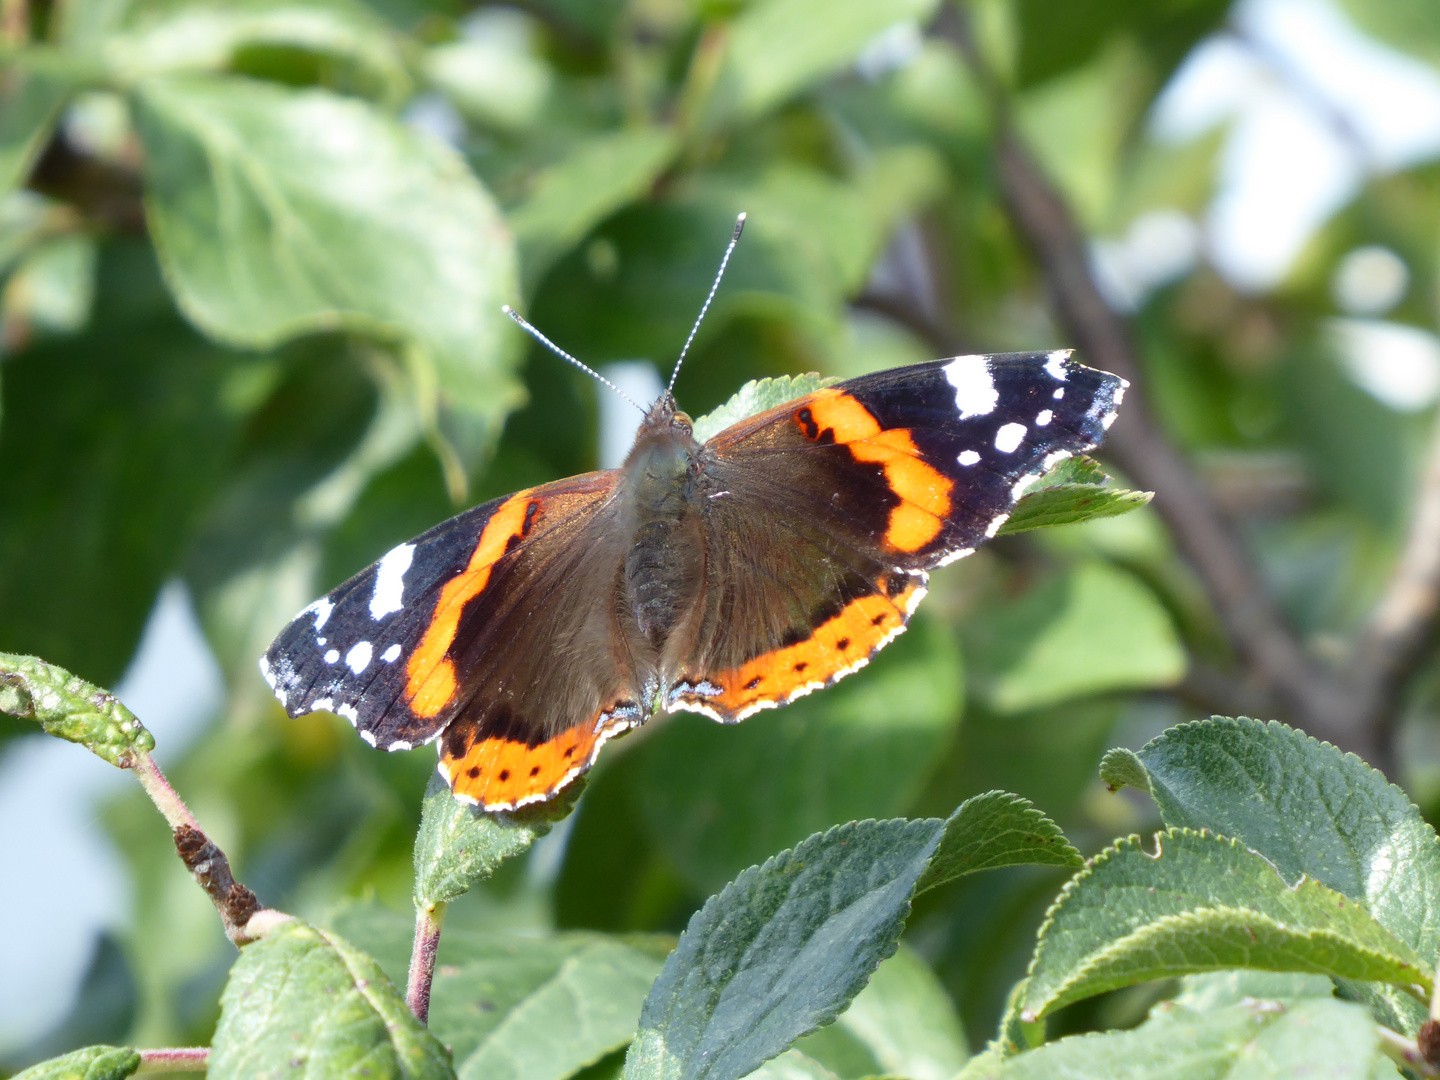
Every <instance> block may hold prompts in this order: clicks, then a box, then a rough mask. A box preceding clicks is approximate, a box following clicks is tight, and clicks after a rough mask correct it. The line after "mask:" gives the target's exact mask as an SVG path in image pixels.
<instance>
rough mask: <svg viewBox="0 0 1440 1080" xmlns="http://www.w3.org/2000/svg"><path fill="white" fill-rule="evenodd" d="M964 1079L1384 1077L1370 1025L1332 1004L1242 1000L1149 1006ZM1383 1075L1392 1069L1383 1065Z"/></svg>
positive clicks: (1352, 1009) (1351, 1009)
mask: <svg viewBox="0 0 1440 1080" xmlns="http://www.w3.org/2000/svg"><path fill="white" fill-rule="evenodd" d="M989 1066H990V1067H989V1068H984V1069H976V1070H975V1071H973V1072H972V1071H971V1070H970V1069H968V1068H967V1069H966V1071H965V1072H964V1073H963V1074H962V1076H964V1078H965V1080H981V1078H982V1077H984V1078H986V1080H1042V1078H1043V1080H1054V1078H1056V1077H1064V1078H1065V1080H1092V1078H1093V1080H1155V1078H1156V1077H1173V1078H1176V1080H1181V1078H1183V1080H1234V1078H1238V1077H1244V1078H1245V1080H1272V1078H1273V1080H1290V1078H1293V1077H1301V1076H1303V1077H1307V1078H1315V1080H1322V1078H1324V1080H1357V1078H1361V1077H1370V1076H1382V1075H1385V1071H1384V1070H1385V1068H1386V1066H1385V1062H1384V1059H1383V1058H1382V1057H1381V1055H1380V1052H1379V1049H1378V1040H1377V1036H1376V1032H1375V1024H1374V1021H1372V1020H1371V1019H1370V1017H1369V1016H1368V1015H1367V1014H1366V1012H1365V1010H1364V1009H1362V1008H1359V1007H1358V1006H1355V1005H1348V1004H1346V1003H1344V1002H1340V1001H1304V1002H1300V1003H1297V1004H1281V1003H1278V1002H1274V1001H1249V1002H1246V1003H1244V1004H1241V1005H1236V1006H1232V1007H1231V1008H1228V1009H1222V1010H1219V1011H1217V1012H1214V1013H1209V1014H1206V1015H1197V1014H1194V1013H1191V1012H1190V1011H1189V1010H1187V1009H1183V1008H1179V1007H1176V1006H1173V1005H1170V1004H1168V1003H1167V1004H1163V1005H1161V1006H1159V1007H1158V1008H1157V1009H1156V1010H1155V1012H1154V1013H1153V1014H1152V1015H1151V1018H1150V1019H1149V1020H1148V1021H1146V1023H1144V1024H1143V1025H1141V1026H1140V1027H1139V1028H1136V1029H1135V1030H1134V1031H1117V1032H1107V1033H1105V1034H1091V1035H1073V1036H1071V1037H1069V1038H1066V1039H1059V1040H1057V1041H1055V1042H1053V1043H1048V1044H1047V1045H1045V1046H1042V1047H1040V1048H1039V1049H1037V1050H1032V1051H1030V1052H1029V1053H1025V1054H1021V1055H1019V1056H1018V1057H1014V1058H1011V1059H1009V1060H1008V1061H1005V1062H1004V1063H1003V1064H1002V1063H1001V1062H999V1061H997V1060H993V1059H992V1061H991V1062H990V1063H989ZM1391 1071H1392V1072H1393V1067H1391Z"/></svg>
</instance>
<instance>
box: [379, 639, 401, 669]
mask: <svg viewBox="0 0 1440 1080" xmlns="http://www.w3.org/2000/svg"><path fill="white" fill-rule="evenodd" d="M380 659H381V660H384V661H385V663H387V664H393V663H394V662H395V661H396V660H398V659H400V643H399V642H398V641H397V642H396V643H395V644H394V645H391V646H390V647H389V648H388V649H386V650H385V651H384V652H382V653H381V654H380Z"/></svg>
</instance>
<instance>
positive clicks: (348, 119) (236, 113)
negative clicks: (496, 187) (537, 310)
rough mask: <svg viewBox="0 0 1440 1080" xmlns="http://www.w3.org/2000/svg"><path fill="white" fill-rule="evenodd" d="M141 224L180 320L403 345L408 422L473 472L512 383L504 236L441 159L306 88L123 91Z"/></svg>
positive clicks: (509, 278) (488, 209)
mask: <svg viewBox="0 0 1440 1080" xmlns="http://www.w3.org/2000/svg"><path fill="white" fill-rule="evenodd" d="M135 99H136V113H137V126H138V129H139V132H140V137H141V140H142V142H143V144H144V147H145V153H146V181H147V192H146V205H147V219H148V221H149V224H150V227H151V231H152V234H153V236H154V239H155V244H156V248H157V250H158V251H159V253H160V257H161V261H162V263H163V265H164V267H165V272H166V277H167V279H168V281H169V283H170V286H171V288H172V289H173V290H174V292H175V296H176V299H177V300H178V302H179V304H180V306H181V308H182V309H183V310H184V311H185V313H186V314H187V315H188V316H189V317H190V319H191V320H192V321H194V322H195V324H196V325H197V326H199V327H201V328H202V329H203V330H205V332H206V333H208V334H211V335H213V336H215V337H217V338H220V339H222V340H224V341H229V342H233V343H236V344H239V345H244V346H247V347H252V348H265V347H269V346H272V345H275V344H277V343H279V342H281V341H284V340H286V339H287V338H291V337H294V336H296V335H298V334H304V333H310V332H314V331H318V330H334V329H349V330H354V331H358V332H361V333H368V334H372V335H375V336H377V337H379V338H381V339H382V340H390V341H393V342H396V343H397V344H402V345H403V346H404V355H405V356H406V359H407V362H408V364H409V366H410V369H411V375H412V379H413V380H414V382H415V384H416V387H417V392H418V393H419V395H420V398H421V401H420V407H421V409H422V412H424V411H427V410H428V409H430V408H433V407H434V406H435V405H437V404H438V405H439V406H440V407H441V409H442V410H443V413H442V416H441V421H442V423H441V430H442V431H443V432H444V433H445V434H446V435H447V436H448V437H449V438H450V439H451V441H452V442H454V443H455V444H457V447H458V450H459V452H460V454H461V459H462V461H463V462H465V463H467V464H474V463H475V462H476V461H478V460H479V458H480V457H481V456H482V455H483V453H484V452H486V451H487V450H488V447H489V445H490V442H491V441H492V440H493V439H494V438H495V437H496V436H497V435H498V432H499V426H500V423H501V422H502V421H503V419H504V417H505V416H506V414H507V413H508V412H509V410H510V409H511V408H512V407H513V406H514V405H515V404H517V402H518V401H519V399H520V396H521V393H522V392H521V389H520V387H519V385H518V384H517V383H516V381H515V379H514V377H513V374H512V372H513V368H514V365H515V362H516V358H517V355H518V354H517V349H516V346H517V344H518V342H517V340H516V338H515V337H514V336H513V334H512V330H513V327H511V326H510V323H509V320H508V319H506V318H505V316H504V315H503V313H502V312H501V310H500V309H501V306H502V305H503V304H504V303H505V302H506V301H509V300H511V299H513V298H514V294H515V258H514V246H513V242H512V240H511V238H510V236H509V234H508V233H507V232H506V230H505V228H504V224H503V222H502V221H501V219H500V216H499V212H498V211H497V210H496V208H495V205H494V203H493V202H492V201H491V199H490V197H489V195H488V194H487V193H486V191H485V189H484V188H483V187H481V185H480V184H479V182H478V181H476V179H475V178H474V176H473V175H472V174H471V173H470V171H469V170H468V169H467V168H466V166H465V164H464V162H463V161H462V160H461V159H460V158H459V157H458V156H457V155H456V154H455V153H453V152H452V151H451V150H450V149H449V148H447V147H445V146H443V145H441V144H440V143H438V142H436V141H435V140H433V139H431V138H430V137H428V136H425V135H423V134H421V133H419V132H417V131H415V130H413V129H411V128H409V127H406V126H405V125H403V124H401V123H399V122H398V121H396V120H393V119H391V118H390V117H387V116H384V115H382V114H380V113H379V112H376V111H375V110H373V109H371V108H370V107H369V106H367V105H365V104H363V103H361V102H358V101H355V100H351V99H347V98H342V97H339V96H337V95H334V94H330V93H326V92H324V91H320V90H304V91H295V90H289V89H285V88H282V87H279V86H276V85H273V84H267V83H259V82H250V81H247V80H242V79H225V78H213V77H202V76H195V77H166V78H154V79H149V80H146V81H145V82H143V83H142V84H141V85H140V86H139V87H138V88H137V90H136V94H135Z"/></svg>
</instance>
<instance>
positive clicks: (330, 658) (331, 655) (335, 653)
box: [325, 649, 340, 664]
mask: <svg viewBox="0 0 1440 1080" xmlns="http://www.w3.org/2000/svg"><path fill="white" fill-rule="evenodd" d="M339 659H340V650H339V649H331V650H330V651H329V652H327V653H326V654H325V662H326V663H327V664H333V663H335V661H337V660H339Z"/></svg>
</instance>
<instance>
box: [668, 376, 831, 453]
mask: <svg viewBox="0 0 1440 1080" xmlns="http://www.w3.org/2000/svg"><path fill="white" fill-rule="evenodd" d="M834 381H835V380H834V379H826V378H822V377H821V376H820V375H818V374H816V373H814V372H811V373H809V374H806V375H779V376H776V377H775V378H773V379H751V380H750V381H749V382H747V383H746V384H745V385H744V386H742V387H740V389H739V390H736V391H735V393H734V394H733V395H732V396H731V398H730V400H729V401H727V402H725V404H724V405H721V406H720V407H718V408H716V409H712V410H711V411H710V412H708V413H706V414H705V415H704V416H702V417H700V418H698V419H697V420H696V421H695V432H694V434H695V438H696V439H697V440H699V441H700V442H705V441H706V440H708V439H711V438H713V437H714V436H715V435H717V434H718V433H719V432H722V431H724V430H725V429H726V428H728V427H730V426H731V425H732V424H738V423H739V422H740V421H741V420H744V419H745V418H746V417H748V416H754V415H756V414H757V413H762V412H764V411H765V410H766V409H773V408H775V406H777V405H783V404H785V402H787V401H794V400H795V399H796V398H799V397H804V396H805V395H806V394H813V393H814V392H815V391H816V390H819V389H822V388H823V387H826V386H829V385H830V384H831V383H833V382H834Z"/></svg>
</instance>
